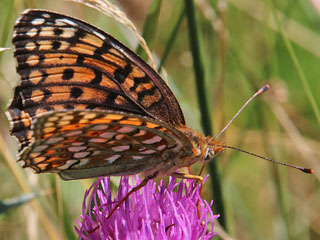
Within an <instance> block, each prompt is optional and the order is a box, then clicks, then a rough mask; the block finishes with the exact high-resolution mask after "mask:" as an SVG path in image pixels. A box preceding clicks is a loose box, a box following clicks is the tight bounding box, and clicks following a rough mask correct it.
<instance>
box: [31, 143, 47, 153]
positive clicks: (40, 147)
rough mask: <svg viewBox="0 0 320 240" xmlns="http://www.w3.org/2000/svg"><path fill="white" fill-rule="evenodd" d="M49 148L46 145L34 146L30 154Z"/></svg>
mask: <svg viewBox="0 0 320 240" xmlns="http://www.w3.org/2000/svg"><path fill="white" fill-rule="evenodd" d="M48 147H49V146H48V145H39V146H36V147H35V148H34V149H33V150H32V152H42V151H43V150H45V149H47V148H48Z"/></svg>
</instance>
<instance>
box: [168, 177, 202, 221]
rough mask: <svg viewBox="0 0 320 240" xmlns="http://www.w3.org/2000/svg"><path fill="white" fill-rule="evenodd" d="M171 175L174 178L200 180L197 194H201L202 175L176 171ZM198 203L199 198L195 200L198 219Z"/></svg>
mask: <svg viewBox="0 0 320 240" xmlns="http://www.w3.org/2000/svg"><path fill="white" fill-rule="evenodd" d="M171 176H172V177H176V178H181V179H193V180H196V181H200V191H199V195H200V196H201V194H202V189H203V177H201V176H198V175H191V174H186V173H178V172H174V173H172V174H171ZM199 203H200V199H199V200H198V201H197V213H198V218H199V219H200V209H199Z"/></svg>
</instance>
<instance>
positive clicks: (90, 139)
mask: <svg viewBox="0 0 320 240" xmlns="http://www.w3.org/2000/svg"><path fill="white" fill-rule="evenodd" d="M33 129H34V142H33V143H32V144H31V145H30V146H29V147H27V148H25V149H24V150H23V151H22V153H21V155H20V159H19V161H23V162H24V167H31V168H33V169H34V170H35V171H36V172H59V173H60V175H61V177H63V178H64V179H79V178H89V177H96V176H102V175H103V176H108V175H129V174H134V173H138V172H143V171H148V170H150V169H155V168H156V167H159V166H161V164H167V163H168V162H170V160H172V158H175V157H176V156H177V155H178V154H183V153H184V154H190V151H192V145H191V143H190V141H189V139H188V138H187V137H186V136H185V135H184V134H183V133H181V132H180V131H178V130H177V129H175V128H172V127H171V126H169V125H168V124H166V123H164V122H162V121H158V120H154V119H151V118H148V117H142V116H138V115H134V114H128V113H123V112H116V111H99V112H98V111H60V112H58V111H54V112H50V113H45V114H43V115H42V116H40V117H39V118H38V119H37V120H35V122H34V123H33Z"/></svg>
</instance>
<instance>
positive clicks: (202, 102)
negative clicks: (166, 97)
mask: <svg viewBox="0 0 320 240" xmlns="http://www.w3.org/2000/svg"><path fill="white" fill-rule="evenodd" d="M185 9H186V16H187V20H188V30H189V44H190V49H191V53H192V58H193V67H194V74H195V80H196V88H197V97H198V102H199V108H200V112H201V123H202V128H203V131H204V133H205V134H206V135H212V127H211V119H210V114H209V110H208V109H209V107H208V101H207V97H206V91H205V74H204V66H203V62H202V58H201V53H200V41H199V34H198V29H197V24H196V17H195V9H194V3H193V0H185ZM209 171H210V175H211V181H212V192H213V200H214V210H215V212H218V213H219V214H220V218H219V222H220V224H221V225H222V227H224V229H226V219H225V217H226V215H225V211H224V204H223V200H222V189H221V183H220V179H219V175H218V169H217V163H216V161H211V162H210V163H209Z"/></svg>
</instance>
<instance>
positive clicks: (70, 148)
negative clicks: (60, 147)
mask: <svg viewBox="0 0 320 240" xmlns="http://www.w3.org/2000/svg"><path fill="white" fill-rule="evenodd" d="M85 149H87V147H86V146H81V147H69V148H68V150H69V151H70V152H80V151H83V150H85Z"/></svg>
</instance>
